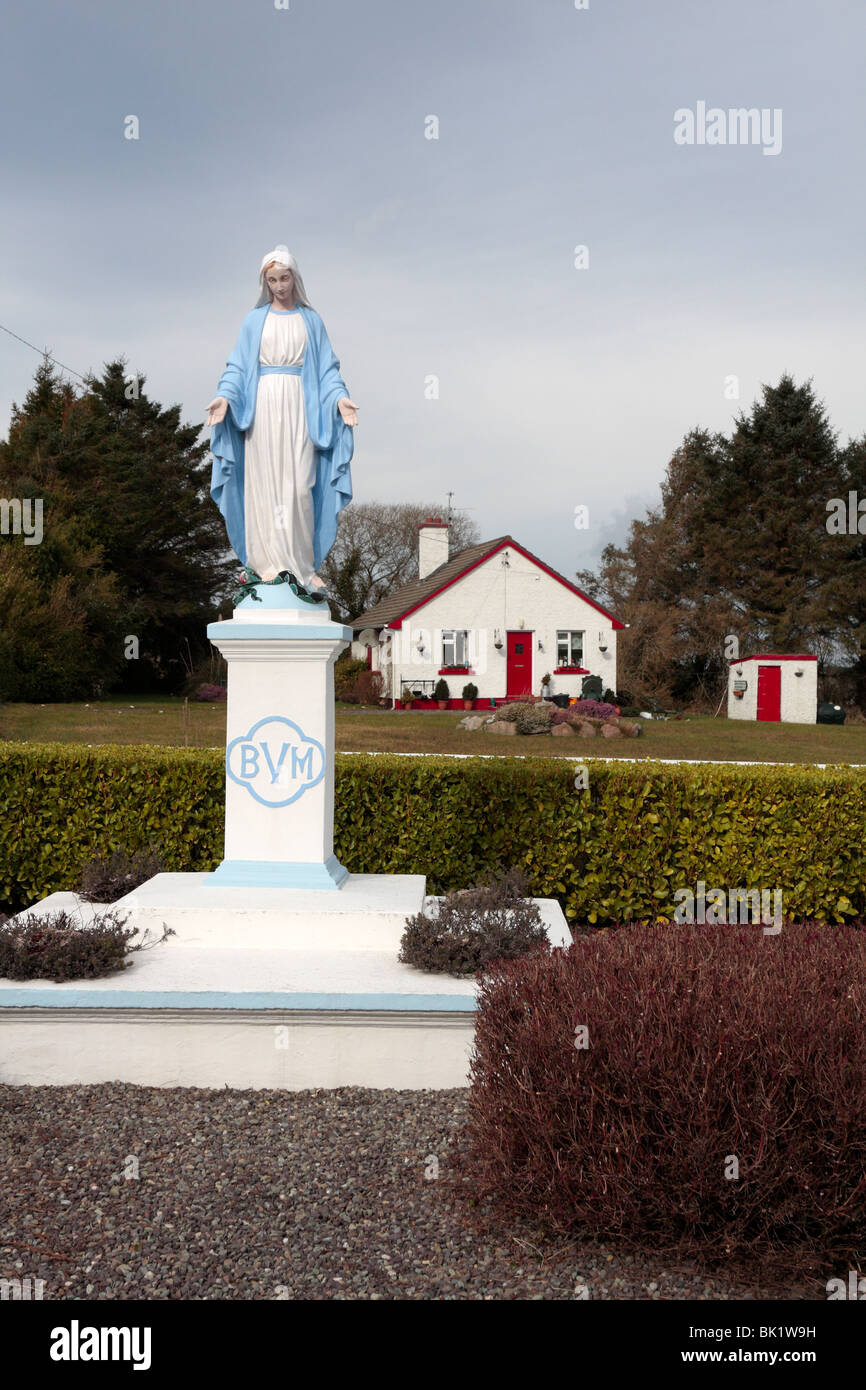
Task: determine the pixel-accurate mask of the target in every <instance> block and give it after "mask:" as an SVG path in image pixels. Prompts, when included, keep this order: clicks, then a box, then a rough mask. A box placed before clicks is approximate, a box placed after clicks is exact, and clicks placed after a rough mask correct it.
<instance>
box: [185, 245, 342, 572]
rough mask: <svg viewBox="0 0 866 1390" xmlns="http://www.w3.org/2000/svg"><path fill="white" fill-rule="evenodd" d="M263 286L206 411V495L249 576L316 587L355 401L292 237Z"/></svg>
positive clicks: (337, 503) (271, 257) (268, 259)
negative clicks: (293, 248) (291, 247)
mask: <svg viewBox="0 0 866 1390" xmlns="http://www.w3.org/2000/svg"><path fill="white" fill-rule="evenodd" d="M259 288H260V294H259V299H258V303H257V304H256V306H255V308H254V309H253V310H252V312H251V313H249V314H247V316H246V318H245V319H244V321H243V323H242V324H241V331H240V335H239V337H238V341H237V345H236V346H235V349H234V351H233V352H232V354H231V356H230V357H229V359H228V361H227V362H226V369H225V371H224V372H223V374H222V377H221V378H220V383H219V386H218V387H217V394H216V396H215V397H214V399H213V400H212V401H211V403H210V405H209V406H208V408H207V409H208V416H207V423H208V425H210V426H211V453H212V454H213V471H212V475H211V489H210V491H211V497H212V498H213V499H214V501H215V502H216V504H217V506H218V507H219V509H220V511H221V512H222V514H223V517H224V518H225V523H226V530H227V532H228V538H229V541H230V543H231V546H232V548H233V550H234V551H235V554H236V555H237V557H238V559H239V560H240V562H241V564H242V565H243V566H244V568H245V569H246V571H247V578H248V580H249V579H254V580H255V579H258V580H262V581H265V582H267V583H270V582H273V581H274V580H279V579H280V578H285V577H288V578H289V579H290V580H291V581H293V582H294V583H295V584H297V585H298V586H299V588H300V589H301V590H302V591H307V592H312V593H313V594H315V593H316V591H318V590H323V589H324V587H325V586H324V583H323V581H322V580H321V578H320V577H319V576H318V575H317V573H316V571H317V569H318V568H319V566H320V565H321V564H322V561H323V560H324V559H325V556H326V555H327V554H328V552H329V550H330V549H331V547H332V545H333V544H334V540H335V539H336V535H337V517H338V516H339V514H340V512H341V511H342V509H343V507H345V506H346V504H347V503H348V502H350V501H351V500H352V479H351V473H350V464H351V461H352V453H353V449H354V437H353V435H352V427H353V426H354V425H356V424H357V423H358V414H357V410H358V407H357V406H356V405H355V403H354V401H352V400H350V399H349V392H348V390H347V389H346V384H345V382H344V381H343V379H342V377H341V376H340V363H339V361H338V359H337V358H336V356H335V355H334V351H333V348H332V347H331V344H330V342H329V341H328V335H327V333H326V332H325V325H324V324H323V323H322V320H321V318H320V317H319V315H318V314H317V313H316V311H315V309H314V308H313V307H312V305H311V304H310V301H309V300H308V298H307V294H306V291H305V289H304V282H303V280H302V279H301V275H300V272H299V270H298V266H297V262H296V261H295V258H294V256H292V255H291V254H290V252H289V249H288V247H287V246H277V247H276V248H275V249H274V250H273V251H269V252H268V254H267V255H266V256H265V257H264V259H263V261H262V265H261V270H260V272H259Z"/></svg>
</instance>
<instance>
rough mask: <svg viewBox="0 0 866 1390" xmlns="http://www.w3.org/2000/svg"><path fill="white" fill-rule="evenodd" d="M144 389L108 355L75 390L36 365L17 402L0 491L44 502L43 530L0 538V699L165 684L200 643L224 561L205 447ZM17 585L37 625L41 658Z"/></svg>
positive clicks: (223, 582) (225, 579)
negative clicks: (27, 540)
mask: <svg viewBox="0 0 866 1390" xmlns="http://www.w3.org/2000/svg"><path fill="white" fill-rule="evenodd" d="M142 387H143V378H142V379H139V381H138V382H137V383H136V382H133V381H130V379H129V378H127V376H126V375H125V369H124V364H123V362H122V361H117V362H112V363H109V364H107V366H106V368H105V371H104V374H103V376H102V378H101V379H97V378H95V377H92V378H89V379H88V381H87V384H86V387H85V389H84V390H83V391H82V392H80V393H79V392H76V391H75V390H74V389H73V388H72V387H71V386H69V385H68V384H66V383H63V382H62V381H61V380H60V379H59V377H58V376H57V375H56V374H55V372H54V370H53V368H52V367H51V365H50V364H49V363H48V362H47V361H46V362H43V363H42V364H41V365H40V367H39V368H38V370H37V373H36V380H35V383H34V387H33V389H32V390H31V391H30V392H29V393H28V395H27V397H26V399H25V402H24V405H23V406H22V407H21V408H20V409H19V408H18V407H14V408H13V415H12V422H11V426H10V431H9V439H8V442H6V443H3V444H0V492H2V495H3V496H5V497H6V498H22V497H28V496H30V497H40V498H42V499H43V528H44V535H43V539H42V542H41V544H39V545H33V546H25V545H24V544H23V540H22V538H21V537H14V538H13V537H5V538H3V540H2V543H0V544H2V548H0V593H2V594H3V596H4V598H5V602H4V608H3V614H4V616H3V631H2V639H0V690H2V691H3V692H4V693H5V694H6V697H7V698H20V699H43V700H44V699H54V700H59V699H68V698H78V697H80V696H81V695H82V694H83V695H88V694H90V695H95V694H98V693H101V692H104V691H107V690H111V689H114V688H117V686H118V685H119V684H123V685H125V686H126V688H128V689H148V688H152V687H153V686H154V685H158V684H164V685H169V686H173V687H174V686H177V685H178V684H179V682H180V681H181V680H182V678H183V676H184V674H185V669H186V667H187V666H188V664H189V663H190V662H191V661H194V660H195V659H196V657H199V656H204V655H205V653H206V651H207V639H206V634H205V627H206V624H207V621H208V619H209V618H211V617H212V616H213V615H214V611H215V610H214V606H213V605H214V601H215V600H218V599H219V598H221V597H222V596H223V595H224V594H225V592H226V590H227V587H228V584H229V582H230V581H229V575H230V572H231V569H232V564H231V562H230V560H229V558H228V555H227V542H226V539H225V532H224V529H223V522H222V518H221V517H220V515H219V512H218V511H217V509H216V507H215V506H214V505H213V503H212V502H211V500H210V498H209V495H208V468H207V463H206V461H205V459H204V456H205V455H206V453H207V444H206V443H202V444H199V443H197V442H196V440H197V437H198V434H199V429H200V427H199V426H189V425H182V424H181V423H180V411H179V408H178V407H177V406H172V407H170V408H169V409H165V410H164V409H163V408H162V407H161V406H159V405H158V404H156V403H155V402H152V401H150V400H149V399H148V398H147V396H146V394H145V393H144V391H143V389H142ZM25 593H26V594H27V596H28V598H27V602H28V606H29V607H28V611H30V612H40V613H41V614H42V618H41V622H42V623H43V625H45V636H46V640H45V642H44V643H43V651H42V652H41V653H39V652H37V651H35V650H34V647H33V623H32V621H31V620H30V619H28V618H27V617H26V614H25V611H24V608H23V607H22V604H23V595H24V594H25ZM13 595H17V600H16V602H15V603H14V604H12V605H11V606H10V599H11V596H13ZM70 634H73V635H74V640H71V637H70ZM129 639H135V640H134V642H131V641H130V640H129ZM136 651H137V659H132V660H130V659H128V654H132V655H133V656H135V654H136ZM52 670H53V677H52V675H51V672H52ZM37 672H38V675H37Z"/></svg>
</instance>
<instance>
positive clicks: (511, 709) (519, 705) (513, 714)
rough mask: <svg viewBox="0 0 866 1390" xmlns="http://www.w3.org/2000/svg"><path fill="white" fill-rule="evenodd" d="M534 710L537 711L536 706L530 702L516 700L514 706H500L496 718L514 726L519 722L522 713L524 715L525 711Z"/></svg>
mask: <svg viewBox="0 0 866 1390" xmlns="http://www.w3.org/2000/svg"><path fill="white" fill-rule="evenodd" d="M532 709H535V705H534V704H530V702H529V701H528V700H527V701H521V700H515V701H514V703H513V704H510V705H500V706H499V708H498V710H497V711H496V718H497V720H499V719H504V720H506V722H507V723H509V724H514V723H515V722H516V720H517V716H518V715H519V714H520V713H522V712H523V711H524V710H532Z"/></svg>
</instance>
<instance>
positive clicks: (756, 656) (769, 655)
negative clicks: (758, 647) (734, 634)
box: [728, 652, 818, 666]
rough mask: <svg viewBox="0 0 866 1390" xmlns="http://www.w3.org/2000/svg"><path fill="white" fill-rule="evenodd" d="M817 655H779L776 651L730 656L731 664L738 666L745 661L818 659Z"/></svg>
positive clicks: (729, 663)
mask: <svg viewBox="0 0 866 1390" xmlns="http://www.w3.org/2000/svg"><path fill="white" fill-rule="evenodd" d="M817 660H818V658H817V656H778V655H777V654H776V653H775V652H755V653H753V655H752V656H730V657H728V665H729V666H737V665H738V664H740V663H741V662H743V661H817Z"/></svg>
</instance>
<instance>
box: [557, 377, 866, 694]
mask: <svg viewBox="0 0 866 1390" xmlns="http://www.w3.org/2000/svg"><path fill="white" fill-rule="evenodd" d="M864 454H866V448H864V444H863V443H862V442H861V443H860V444H859V445H853V444H852V445H849V446H848V448H847V449H846V450H840V449H839V448H838V445H837V441H836V436H835V434H834V432H833V431H832V430H831V428H830V426H829V423H828V421H827V417H826V413H825V410H824V407H823V406H822V404H821V403H820V402H819V401H817V400H816V398H815V395H814V392H813V390H812V386H811V383H806V384H805V385H803V386H797V385H796V384H795V382H794V381H793V379H792V378H791V377H790V376H789V375H787V374H785V375H783V376H782V378H781V380H780V382H779V384H778V386H776V387H769V386H765V387H763V395H762V399H761V400H760V401H758V402H756V403H755V405H754V406H753V408H752V411H751V414H750V415H748V416H747V415H744V414H741V415H740V417H739V418H738V419H737V421H736V422H735V428H734V430H733V433H732V435H731V438H730V439H727V438H725V437H724V436H723V435H718V434H717V435H710V434H708V433H707V432H706V431H703V430H693V431H691V432H690V434H689V435H687V436H686V438H685V440H684V441H683V444H682V445H681V447H680V448H679V449H678V450H677V451H676V453H675V454H674V456H673V458H672V459H671V461H670V463H669V465H668V469H667V472H666V476H665V480H664V482H663V484H662V489H661V492H662V501H661V506H660V508H658V509H656V510H653V511H650V512H649V513H648V515H647V517H646V519H645V520H642V521H635V522H633V523H632V526H631V529H630V534H629V539H628V541H627V543H626V545H625V546H624V547H617V546H607V547H606V549H605V550H604V552H603V554H602V561H601V567H600V571H599V573H598V574H597V575H593V574H581V575H578V576H577V580H578V583H579V584H580V585H581V587H584V588H586V587H587V586H589V587H590V588H591V589H592V592H593V595H594V596H596V597H597V598H598V600H599V601H600V602H602V603H603V604H605V606H607V607H609V608H611V610H612V611H613V612H615V613H616V615H617V617H619V618H621V619H622V620H623V621H624V622H626V623H628V624H629V625H630V626H629V628H628V630H627V631H626V632H624V633H622V634H621V644H620V648H619V652H620V658H621V687H622V688H623V689H627V690H628V692H629V694H630V696H631V697H632V698H635V699H640V700H644V699H648V698H649V697H650V696H651V695H653V694H658V695H659V696H660V697H661V698H663V699H666V700H671V699H679V700H688V699H694V698H704V699H710V698H712V697H713V696H715V699H716V700H717V699H718V697H719V695H720V694H721V692H722V690H723V689H724V681H725V679H726V675H727V660H726V640H727V639H728V638H729V637H731V636H734V637H736V638H737V640H738V643H739V652H740V654H741V655H747V654H748V653H749V652H751V651H760V650H764V651H768V650H769V651H779V652H788V653H790V652H796V651H809V652H812V653H814V654H815V655H817V656H819V657H820V658H823V659H832V658H833V656H834V654H835V653H836V652H838V650H839V648H840V645H842V646H844V647H845V649H846V650H848V651H849V653H850V654H851V655H852V657H854V658H855V659H857V660H858V661H860V662H862V667H863V671H864V675H866V639H864V630H866V629H864V620H866V612H864V606H866V597H864V590H866V585H864V582H863V581H864V565H866V560H864V554H863V539H862V538H859V537H847V538H842V537H839V538H838V543H837V538H834V537H832V536H829V535H828V533H827V529H826V520H827V503H828V501H829V499H830V498H832V497H839V496H841V495H843V492H846V489H847V488H848V486H849V484H850V486H851V487H854V486H855V482H854V480H855V479H856V478H857V477H859V478H860V480H861V481H860V487H861V490H862V486H863V472H864ZM846 495H847V494H846Z"/></svg>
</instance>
